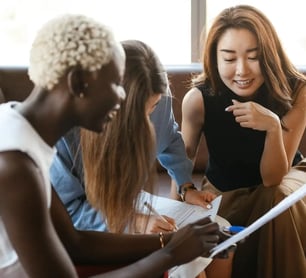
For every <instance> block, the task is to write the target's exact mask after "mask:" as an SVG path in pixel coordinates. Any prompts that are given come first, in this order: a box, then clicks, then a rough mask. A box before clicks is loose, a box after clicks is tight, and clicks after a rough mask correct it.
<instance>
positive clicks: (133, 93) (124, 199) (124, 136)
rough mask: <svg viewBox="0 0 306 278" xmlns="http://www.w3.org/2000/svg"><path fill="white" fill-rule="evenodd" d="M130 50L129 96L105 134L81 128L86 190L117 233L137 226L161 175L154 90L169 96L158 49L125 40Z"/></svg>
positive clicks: (127, 67)
mask: <svg viewBox="0 0 306 278" xmlns="http://www.w3.org/2000/svg"><path fill="white" fill-rule="evenodd" d="M122 45H123V48H124V50H125V53H126V70H125V75H124V81H123V87H124V89H125V90H126V99H125V101H124V102H123V103H122V105H121V108H120V111H119V112H118V113H117V115H116V117H115V119H113V120H112V122H111V123H109V124H108V125H107V127H106V129H105V131H104V132H103V134H95V133H93V132H90V131H87V130H82V131H81V145H82V156H83V162H84V176H85V184H86V192H87V196H88V199H89V201H90V203H91V204H92V205H93V206H94V207H95V208H96V209H98V210H100V211H101V212H102V213H103V215H104V216H105V218H106V220H107V224H108V228H109V230H110V231H111V232H122V231H123V230H124V229H125V228H126V227H129V228H130V229H131V230H133V229H134V228H135V211H136V209H137V207H138V206H139V204H138V199H137V198H138V194H139V192H140V191H141V190H142V189H143V188H146V189H148V190H152V187H153V184H154V177H155V173H156V164H155V157H156V152H155V133H154V128H153V126H152V124H151V122H150V120H149V117H147V115H146V109H145V108H146V103H147V101H148V99H149V97H150V96H152V95H154V94H166V90H167V86H168V83H167V82H168V80H167V76H166V73H165V70H164V68H163V66H162V64H161V62H160V61H159V59H158V57H157V56H156V55H155V53H154V52H153V50H152V49H151V48H150V47H149V46H147V45H146V44H144V43H143V42H140V41H136V40H128V41H123V42H122Z"/></svg>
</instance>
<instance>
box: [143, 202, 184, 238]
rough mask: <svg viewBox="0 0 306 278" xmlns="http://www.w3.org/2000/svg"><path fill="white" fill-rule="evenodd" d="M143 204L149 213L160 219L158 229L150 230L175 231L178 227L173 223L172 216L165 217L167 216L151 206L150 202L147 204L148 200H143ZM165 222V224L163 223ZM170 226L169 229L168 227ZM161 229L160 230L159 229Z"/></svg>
mask: <svg viewBox="0 0 306 278" xmlns="http://www.w3.org/2000/svg"><path fill="white" fill-rule="evenodd" d="M144 205H145V206H146V207H147V208H148V209H149V211H150V213H151V214H152V215H154V216H155V217H157V218H158V219H159V220H161V222H160V225H159V227H158V229H159V230H157V229H156V230H154V231H152V232H155V233H156V232H159V231H161V230H162V231H165V230H166V231H169V232H171V231H177V230H178V227H177V226H176V224H175V220H174V219H173V218H170V217H167V216H164V215H160V214H159V213H158V212H157V211H156V209H155V208H153V207H152V206H151V204H149V203H148V202H145V203H144ZM165 224H166V225H165ZM169 227H170V229H169ZM160 229H161V230H160Z"/></svg>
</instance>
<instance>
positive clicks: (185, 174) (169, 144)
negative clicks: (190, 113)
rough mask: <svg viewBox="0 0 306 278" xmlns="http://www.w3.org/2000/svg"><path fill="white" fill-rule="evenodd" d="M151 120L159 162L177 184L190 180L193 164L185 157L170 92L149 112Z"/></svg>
mask: <svg viewBox="0 0 306 278" xmlns="http://www.w3.org/2000/svg"><path fill="white" fill-rule="evenodd" d="M151 121H152V123H153V125H154V127H155V132H156V140H157V159H158V160H159V162H160V164H161V165H162V166H163V167H164V168H166V170H167V172H168V174H169V175H170V177H171V178H172V179H173V180H175V182H176V184H177V185H178V186H179V185H182V184H184V183H187V182H192V170H193V164H192V161H191V160H190V159H189V158H188V157H187V154H186V150H185V145H184V141H183V139H182V136H181V132H180V131H179V125H178V124H177V122H176V121H175V118H174V114H173V109H172V96H171V92H169V94H168V95H167V96H163V97H162V99H161V101H160V102H159V104H158V105H157V107H156V109H155V110H154V112H153V113H152V114H151Z"/></svg>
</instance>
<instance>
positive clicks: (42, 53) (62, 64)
mask: <svg viewBox="0 0 306 278" xmlns="http://www.w3.org/2000/svg"><path fill="white" fill-rule="evenodd" d="M115 44H116V41H115V39H114V36H113V33H112V32H111V30H110V29H109V28H108V27H107V26H105V25H103V24H101V23H99V22H97V21H95V20H93V19H91V18H89V17H86V16H83V15H73V14H65V15H61V16H59V17H56V18H54V19H52V20H50V21H48V22H47V23H46V24H45V25H44V26H43V27H42V28H41V29H40V31H39V32H38V33H37V35H36V38H35V39H34V42H33V44H32V48H31V51H30V64H29V70H28V74H29V77H30V79H31V80H32V81H33V82H34V84H35V85H36V86H40V87H43V88H46V89H48V90H51V89H52V88H53V87H54V86H55V85H56V84H57V83H58V82H59V79H60V78H61V77H62V76H63V75H64V74H65V73H66V72H67V70H68V69H69V68H71V67H73V66H80V67H81V68H82V69H83V70H88V71H96V70H99V69H101V68H102V66H103V65H105V64H107V63H109V62H110V60H111V58H112V49H113V46H114V45H115Z"/></svg>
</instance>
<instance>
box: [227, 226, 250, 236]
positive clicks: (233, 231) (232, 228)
mask: <svg viewBox="0 0 306 278" xmlns="http://www.w3.org/2000/svg"><path fill="white" fill-rule="evenodd" d="M244 229H245V227H243V226H227V227H223V231H224V232H228V233H231V234H237V233H239V232H241V231H242V230H244Z"/></svg>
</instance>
